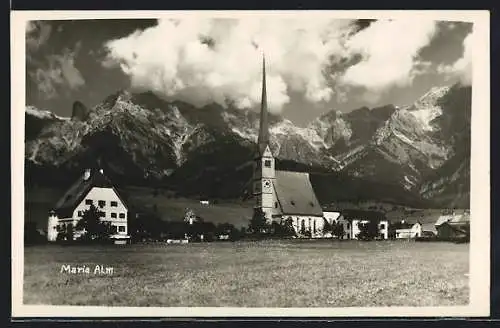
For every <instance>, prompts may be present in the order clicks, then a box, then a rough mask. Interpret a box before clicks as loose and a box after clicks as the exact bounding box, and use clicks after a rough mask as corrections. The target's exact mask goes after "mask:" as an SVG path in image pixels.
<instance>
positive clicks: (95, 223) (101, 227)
mask: <svg viewBox="0 0 500 328" xmlns="http://www.w3.org/2000/svg"><path fill="white" fill-rule="evenodd" d="M101 215H102V212H101V211H100V210H99V209H98V208H97V207H96V206H94V205H91V206H90V207H89V209H87V210H85V211H84V212H83V216H82V218H81V219H80V221H78V223H77V224H76V230H85V234H84V235H83V236H82V239H85V240H104V239H107V238H108V237H109V236H110V235H111V234H112V233H113V231H112V227H111V224H110V223H109V222H103V221H102V220H101Z"/></svg>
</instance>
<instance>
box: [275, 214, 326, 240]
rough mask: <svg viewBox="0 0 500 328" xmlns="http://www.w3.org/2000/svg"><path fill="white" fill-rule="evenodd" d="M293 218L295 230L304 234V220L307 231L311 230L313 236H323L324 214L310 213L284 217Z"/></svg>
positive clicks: (285, 217)
mask: <svg viewBox="0 0 500 328" xmlns="http://www.w3.org/2000/svg"><path fill="white" fill-rule="evenodd" d="M288 218H291V219H292V226H293V228H294V229H295V232H297V233H298V234H302V230H303V229H302V222H304V226H303V227H304V229H305V231H310V232H311V237H313V238H320V237H323V227H324V220H323V217H322V216H309V215H285V216H283V219H288Z"/></svg>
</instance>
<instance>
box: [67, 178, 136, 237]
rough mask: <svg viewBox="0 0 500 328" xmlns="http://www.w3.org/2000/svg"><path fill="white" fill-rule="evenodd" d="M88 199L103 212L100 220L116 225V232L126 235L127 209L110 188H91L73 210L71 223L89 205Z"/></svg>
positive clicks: (76, 219)
mask: <svg viewBox="0 0 500 328" xmlns="http://www.w3.org/2000/svg"><path fill="white" fill-rule="evenodd" d="M88 200H91V201H92V203H93V204H94V206H96V207H97V208H98V209H99V210H100V211H102V212H103V213H104V216H103V217H102V218H101V220H103V221H107V222H110V223H111V225H112V226H113V227H116V228H115V229H116V234H118V235H123V236H127V235H128V210H127V208H126V207H125V205H124V204H123V203H122V202H121V200H120V198H119V197H118V195H117V194H116V192H115V191H114V190H113V189H112V188H99V187H94V188H92V189H91V190H90V191H89V193H88V194H87V196H86V197H85V198H84V200H83V201H82V202H81V203H80V204H79V205H78V206H77V207H76V208H75V210H74V211H73V217H72V218H71V219H72V223H73V225H76V223H77V222H78V221H79V220H80V219H81V217H82V215H83V212H84V211H85V210H87V209H88V208H89V207H90V204H88ZM99 201H101V202H103V204H102V203H101V204H100V203H99ZM111 202H116V206H111ZM76 237H78V235H76V236H75V238H76Z"/></svg>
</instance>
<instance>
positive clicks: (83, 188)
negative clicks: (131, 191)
mask: <svg viewBox="0 0 500 328" xmlns="http://www.w3.org/2000/svg"><path fill="white" fill-rule="evenodd" d="M94 187H99V188H110V189H113V191H114V192H115V193H116V195H117V196H118V198H120V200H121V202H122V203H123V204H124V206H126V205H125V203H124V202H123V199H121V197H120V196H119V194H118V192H117V191H116V190H115V188H114V187H113V185H112V184H111V181H109V179H108V178H107V177H106V176H105V175H104V174H102V173H101V172H99V171H98V170H95V171H93V172H92V173H91V175H90V177H89V178H88V179H85V178H84V175H81V176H80V177H79V178H78V179H77V181H75V183H74V184H73V185H72V186H71V187H70V188H69V189H68V190H67V191H66V192H65V193H64V195H63V196H62V197H61V198H60V199H59V200H58V201H57V202H56V204H55V207H54V211H55V212H56V213H57V215H58V216H59V217H70V216H72V214H73V211H74V210H75V208H76V207H77V206H78V205H79V204H80V203H81V202H82V201H83V200H84V198H85V197H86V196H87V194H88V193H89V192H90V190H92V188H94Z"/></svg>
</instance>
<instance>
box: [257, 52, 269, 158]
mask: <svg viewBox="0 0 500 328" xmlns="http://www.w3.org/2000/svg"><path fill="white" fill-rule="evenodd" d="M257 144H258V148H259V152H260V154H261V155H262V154H263V153H264V151H265V150H266V147H267V145H268V144H269V121H268V113H267V92H266V58H265V57H264V55H263V56H262V98H261V104H260V127H259V138H258V139H257Z"/></svg>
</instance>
